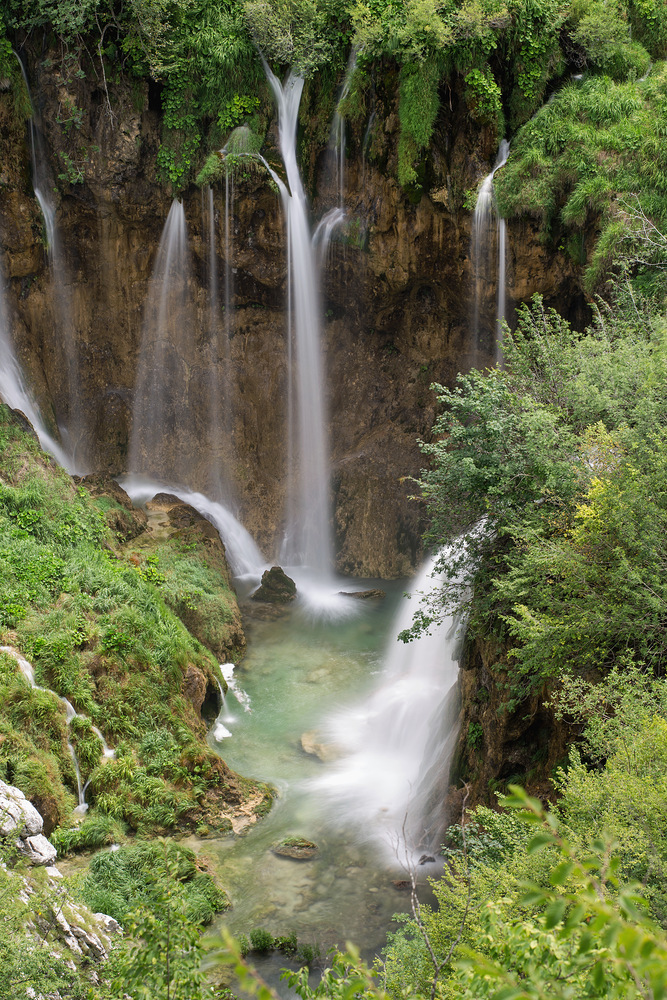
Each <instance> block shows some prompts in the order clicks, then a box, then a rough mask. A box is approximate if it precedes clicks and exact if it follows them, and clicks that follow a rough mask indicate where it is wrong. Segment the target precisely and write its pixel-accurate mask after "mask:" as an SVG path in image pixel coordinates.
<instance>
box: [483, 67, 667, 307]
mask: <svg viewBox="0 0 667 1000" xmlns="http://www.w3.org/2000/svg"><path fill="white" fill-rule="evenodd" d="M666 79H667V78H666V77H665V69H664V67H660V68H657V67H656V68H655V70H654V72H653V73H652V75H651V76H650V77H649V78H648V79H647V80H646V81H645V82H638V81H635V82H626V83H613V82H611V81H610V80H609V79H607V78H599V77H598V78H592V79H587V80H585V81H584V82H582V83H581V84H575V83H573V84H570V85H566V86H565V87H564V88H563V89H562V90H560V91H559V92H558V93H557V95H556V96H555V98H554V99H553V100H552V101H551V102H550V103H549V104H547V105H545V106H544V107H543V108H542V109H541V110H540V111H539V112H538V114H537V115H536V116H535V118H534V119H533V120H532V121H531V122H530V123H529V124H528V125H526V126H525V127H524V128H523V129H522V130H521V131H520V132H519V133H518V135H517V137H516V138H515V140H514V142H513V144H512V156H511V157H510V160H509V161H508V163H507V165H506V167H505V168H504V169H503V170H502V171H501V172H500V173H499V175H498V179H497V183H496V187H495V189H496V195H497V198H498V203H499V207H500V211H501V212H502V214H503V215H504V216H508V215H518V214H521V215H525V214H529V215H532V216H533V217H535V218H537V219H539V220H540V223H541V225H542V226H543V229H544V232H545V233H546V234H548V233H551V232H555V231H558V229H559V227H560V226H564V227H565V228H566V230H569V231H570V232H572V233H577V232H579V233H581V232H582V231H583V230H584V229H586V228H587V227H590V225H591V223H593V224H595V225H596V227H597V229H598V231H599V233H600V235H599V237H598V241H597V249H596V254H595V256H594V258H593V261H592V264H591V267H590V268H589V270H588V273H587V276H586V281H587V286H588V288H589V289H593V288H595V287H599V286H600V285H601V284H602V283H603V282H604V281H605V280H606V279H607V277H608V274H609V270H610V267H611V266H613V263H614V258H616V260H617V259H618V256H619V249H620V247H619V243H622V241H623V240H624V239H625V240H626V247H627V250H626V254H627V255H629V256H630V257H631V256H632V252H633V251H632V246H633V244H632V237H633V235H635V231H636V228H637V225H636V224H637V223H638V222H641V219H640V211H639V210H641V212H643V213H645V214H646V215H647V216H648V217H650V218H651V219H652V220H653V222H654V223H655V224H656V225H658V227H660V226H661V225H665V223H667V198H666V191H665V184H664V176H665V169H666V168H667V161H665V144H664V142H663V141H662V132H663V130H664V119H665V100H664V93H665V88H666V86H667V82H666ZM639 150H641V153H639V152H638V151H639ZM631 194H632V195H633V196H636V199H637V200H636V202H635V203H634V205H629V204H627V202H629V201H630V196H631ZM624 202H626V204H624ZM663 256H664V255H663Z"/></svg>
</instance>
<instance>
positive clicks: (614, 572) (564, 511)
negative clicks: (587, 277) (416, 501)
mask: <svg viewBox="0 0 667 1000" xmlns="http://www.w3.org/2000/svg"><path fill="white" fill-rule="evenodd" d="M640 307H641V302H640V300H638V299H637V297H636V296H635V298H634V299H630V298H628V299H627V300H623V299H619V300H618V301H617V303H616V306H615V313H614V314H612V315H610V316H605V317H603V316H602V315H600V316H599V318H598V322H597V323H596V324H595V325H594V326H593V327H592V328H591V329H590V330H589V331H587V333H586V334H585V335H583V336H579V335H573V334H572V332H571V331H570V330H569V327H568V325H567V324H566V323H565V322H564V321H563V320H562V319H561V318H560V317H559V316H558V315H557V314H555V313H554V312H548V311H545V310H544V309H543V307H542V304H541V302H540V301H539V300H536V302H535V303H534V305H533V307H532V309H529V308H528V307H525V308H524V309H523V310H521V311H520V312H519V316H518V325H517V330H516V331H515V332H514V333H513V334H509V333H508V334H507V337H506V340H505V343H504V353H505V366H504V368H503V369H500V368H497V369H494V370H492V371H490V372H488V373H486V374H482V373H480V372H475V371H473V372H470V373H469V374H468V375H465V376H459V380H458V385H457V387H456V388H455V389H451V390H450V389H446V388H443V387H440V386H437V387H435V388H436V391H437V392H438V395H439V398H440V401H441V404H442V406H443V413H442V415H441V416H440V417H439V418H438V420H437V422H436V425H435V427H434V439H433V441H432V442H431V443H429V444H426V445H424V446H423V450H424V452H425V453H426V454H427V455H428V456H429V457H430V458H431V460H432V467H431V469H430V470H429V471H428V472H426V473H425V474H424V476H423V479H422V491H423V495H424V497H425V498H426V501H427V503H428V504H429V505H430V507H431V510H432V513H433V516H434V527H433V531H432V535H431V537H432V538H433V539H434V540H435V539H438V538H440V539H442V538H451V537H452V536H453V535H455V534H457V533H458V532H461V531H463V532H465V533H466V534H467V538H468V549H467V553H466V551H465V550H464V549H461V550H459V555H458V557H456V555H452V554H451V553H450V554H448V555H447V557H446V558H447V559H448V560H449V563H450V564H449V566H448V567H446V568H447V569H448V572H449V584H448V585H447V586H446V587H445V590H444V600H445V602H449V603H450V606H451V602H454V601H455V600H456V599H457V598H458V599H460V598H461V597H462V593H463V590H464V588H465V586H466V585H467V582H468V579H469V573H468V575H466V574H465V573H464V574H463V576H457V574H459V573H460V572H461V570H462V569H463V568H464V567H465V565H466V564H467V566H468V570H470V566H471V561H470V559H469V555H472V557H473V559H476V560H478V562H477V570H476V583H475V594H474V598H473V601H472V607H471V618H470V623H469V629H470V630H471V633H472V634H475V633H476V632H481V633H484V634H485V635H488V634H489V631H492V632H494V631H495V632H500V633H502V634H504V635H505V636H506V637H509V640H510V645H511V653H510V655H511V659H510V665H509V668H507V667H503V668H502V669H503V670H505V671H506V681H505V683H507V685H508V687H509V691H508V699H509V702H510V704H514V703H515V699H520V698H521V697H522V696H523V695H524V694H525V693H526V691H527V690H529V689H530V688H531V687H533V688H534V687H540V686H541V685H542V684H543V683H544V681H545V679H547V678H550V677H554V676H557V675H561V674H562V673H563V672H566V671H567V672H571V671H573V670H580V669H584V668H585V669H590V668H597V669H603V670H606V669H609V668H610V667H611V666H612V665H613V663H614V662H615V659H616V657H617V656H618V655H619V654H620V653H622V652H623V651H624V650H627V651H630V652H631V653H632V655H634V656H635V657H636V658H637V659H638V660H641V661H643V662H645V663H646V664H647V665H650V667H651V669H652V670H653V671H654V672H656V673H659V672H661V671H662V670H663V669H664V664H665V662H666V659H667V647H665V645H664V642H663V630H662V627H661V625H660V623H661V621H662V616H663V614H664V607H665V602H667V591H666V590H665V584H664V574H663V571H662V566H663V563H664V557H665V556H664V551H665V550H664V545H665V543H664V538H665V537H666V532H667V505H666V503H665V496H667V491H666V483H667V480H666V479H665V470H666V469H667V459H666V457H665V456H666V455H667V441H666V440H665V434H664V427H665V423H666V420H667V410H666V407H667V353H666V348H665V344H666V341H665V336H664V329H663V324H662V321H661V320H659V319H658V318H656V317H652V315H651V312H650V309H649V308H648V307H647V309H646V312H645V313H641V312H640V311H639V309H640ZM482 519H484V520H485V527H484V529H483V530H479V529H477V530H473V526H474V525H475V524H477V523H478V522H480V521H481V520H482ZM435 610H436V612H437V609H435ZM428 622H429V614H428V613H427V611H424V609H422V615H421V617H418V618H417V621H416V625H415V628H416V629H417V630H418V629H419V628H420V627H422V626H425V627H428ZM405 637H406V638H408V637H409V636H405Z"/></svg>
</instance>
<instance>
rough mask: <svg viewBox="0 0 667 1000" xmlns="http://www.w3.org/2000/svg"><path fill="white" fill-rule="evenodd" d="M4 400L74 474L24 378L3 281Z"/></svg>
mask: <svg viewBox="0 0 667 1000" xmlns="http://www.w3.org/2000/svg"><path fill="white" fill-rule="evenodd" d="M0 399H2V401H3V402H4V403H6V404H7V406H9V407H11V409H12V410H20V411H21V413H22V414H23V415H24V417H27V418H28V420H29V421H30V423H31V424H32V426H33V428H34V430H35V433H36V434H37V437H38V438H39V443H40V446H41V447H42V448H43V449H44V451H46V452H48V453H49V455H52V456H53V457H54V458H55V460H56V462H57V463H58V464H59V465H62V466H63V468H65V469H67V471H68V472H70V473H74V472H75V469H74V466H73V465H72V463H71V461H70V458H69V455H67V454H66V453H65V451H64V449H63V448H62V447H61V446H60V445H59V444H58V443H57V442H56V441H55V440H54V438H53V437H52V436H51V435H50V434H49V432H48V431H47V429H46V427H45V426H44V421H43V420H42V417H41V414H40V412H39V409H38V407H37V405H36V403H35V402H34V400H33V398H32V396H31V394H30V392H29V391H28V388H27V386H26V384H25V380H24V378H23V373H22V371H21V367H20V365H19V363H18V361H17V359H16V355H15V353H14V348H13V346H12V342H11V339H10V335H9V322H8V319H7V309H6V304H5V294H4V287H3V284H2V281H1V280H0Z"/></svg>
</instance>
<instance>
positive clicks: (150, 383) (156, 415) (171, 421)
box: [129, 201, 200, 479]
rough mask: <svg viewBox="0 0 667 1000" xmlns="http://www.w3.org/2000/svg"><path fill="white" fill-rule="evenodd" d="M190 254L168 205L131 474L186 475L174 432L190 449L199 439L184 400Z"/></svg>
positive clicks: (150, 305) (145, 340) (180, 213)
mask: <svg viewBox="0 0 667 1000" xmlns="http://www.w3.org/2000/svg"><path fill="white" fill-rule="evenodd" d="M189 277H190V255H189V251H188V245H187V229H186V222H185V211H184V209H183V205H182V203H181V202H179V201H174V202H173V203H172V206H171V209H170V211H169V215H168V216H167V221H166V222H165V226H164V229H163V231H162V238H161V239H160V245H159V248H158V252H157V257H156V259H155V264H154V267H153V274H152V276H151V281H150V286H149V290H148V298H147V301H146V306H145V309H144V325H143V333H142V339H141V349H140V353H139V362H138V366H137V380H136V386H135V392H134V406H133V411H132V435H131V440H130V454H129V468H130V471H131V472H134V473H143V474H147V475H154V476H155V475H156V476H166V477H168V478H170V479H176V478H177V477H178V478H180V477H183V476H184V475H185V476H186V478H187V472H188V469H187V460H186V461H185V466H186V467H185V468H184V467H183V465H184V460H183V454H184V453H185V454H188V447H187V445H186V447H185V448H184V449H180V452H181V453H180V454H179V455H176V454H173V452H174V449H173V447H172V442H173V440H174V438H175V436H176V435H177V434H178V435H179V437H180V436H183V435H184V436H185V439H186V441H187V443H188V445H191V447H192V448H193V449H195V447H196V445H198V444H199V443H200V442H199V439H198V435H197V432H196V428H195V427H194V426H193V420H194V415H193V413H192V412H191V408H190V406H189V400H188V382H189V372H190V370H191V369H192V367H193V365H194V350H195V337H194V335H193V334H194V330H195V323H194V316H193V311H192V303H191V299H190V295H189V287H188V285H189Z"/></svg>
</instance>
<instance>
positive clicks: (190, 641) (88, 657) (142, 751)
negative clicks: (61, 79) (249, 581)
mask: <svg viewBox="0 0 667 1000" xmlns="http://www.w3.org/2000/svg"><path fill="white" fill-rule="evenodd" d="M0 469H1V470H2V471H1V472H0V644H3V645H10V646H13V647H14V648H15V649H18V650H20V652H21V653H23V654H24V655H25V656H27V657H28V659H29V660H30V661H31V662H32V663H33V665H34V668H35V672H36V679H37V683H38V684H40V685H43V686H44V687H48V688H51V689H53V690H54V691H56V692H57V693H58V694H60V695H62V696H65V697H66V698H68V699H69V700H70V701H71V702H72V704H73V705H74V707H75V709H76V710H77V712H80V713H82V715H84V716H86V717H87V719H89V720H91V721H92V723H93V724H95V725H96V726H98V727H99V729H100V730H101V731H102V732H103V733H104V735H105V737H106V739H107V741H108V743H109V744H110V745H111V746H112V747H115V748H116V759H115V760H112V761H106V762H105V761H103V759H102V755H101V749H102V748H101V744H100V742H99V740H98V739H97V737H96V736H95V734H94V733H93V732H92V729H91V727H90V722H88V721H87V719H75V720H74V722H73V724H72V727H71V730H70V733H69V736H70V739H71V740H72V743H73V744H74V745H75V747H76V751H77V755H78V757H79V762H80V765H81V772H82V777H83V779H84V781H85V780H87V779H88V778H90V782H91V784H90V790H89V793H88V801H89V802H92V803H93V804H94V805H95V806H96V807H97V812H98V814H100V813H101V814H106V816H108V817H111V818H114V819H116V820H119V821H121V822H124V823H126V824H128V825H129V827H130V828H131V829H133V830H139V831H141V832H152V831H155V830H166V829H170V828H173V827H175V826H177V825H178V826H186V827H189V828H192V827H193V826H196V825H198V824H199V823H201V822H205V823H206V824H207V825H208V826H209V827H210V828H213V829H216V828H217V829H220V828H227V827H228V826H229V820H230V818H231V816H232V815H233V814H234V811H235V809H236V808H237V807H238V806H239V805H241V804H242V803H243V802H244V801H246V800H247V799H248V798H252V799H254V800H256V802H257V804H258V805H259V804H260V803H266V801H267V793H266V789H264V788H262V787H261V786H259V785H257V784H256V783H254V782H250V781H246V780H244V779H242V778H240V777H239V776H238V775H236V774H234V773H233V772H231V771H230V770H229V769H228V768H227V767H226V765H225V764H224V762H223V761H221V760H220V759H219V758H218V757H217V756H216V755H214V754H213V753H212V752H211V751H210V749H209V747H208V745H207V743H206V741H205V726H204V723H203V722H202V720H201V717H200V715H199V711H198V709H199V707H200V706H199V705H197V699H196V698H195V699H194V704H193V700H190V698H188V696H187V694H186V691H189V690H190V689H191V688H192V687H193V686H194V687H195V688H198V689H199V690H200V691H201V689H202V686H205V685H207V684H208V685H211V684H213V683H215V672H216V670H217V660H216V659H215V658H214V656H213V655H212V654H211V652H209V650H208V649H206V648H205V647H204V646H203V645H202V644H201V643H200V642H199V641H198V640H197V639H195V638H194V637H193V636H192V635H191V634H190V633H189V632H188V631H187V629H186V628H185V627H184V625H183V624H182V622H181V621H180V620H179V619H178V618H177V617H176V616H175V615H174V614H173V612H172V611H171V610H170V609H169V608H168V607H167V604H166V603H165V600H164V599H163V596H162V594H161V593H160V586H161V585H162V581H161V580H160V579H159V576H158V577H157V579H154V581H151V574H150V573H147V572H146V567H145V565H144V564H143V563H142V562H141V560H140V561H139V565H136V564H135V563H134V562H132V561H131V560H130V559H128V558H127V554H126V550H125V548H124V547H123V546H122V545H121V544H120V543H119V542H118V539H117V538H114V537H112V534H111V533H110V531H109V529H108V526H107V516H105V515H108V514H109V508H110V506H113V505H112V504H111V505H110V503H109V501H108V500H103V499H97V500H96V499H95V498H93V497H92V496H91V495H90V493H89V492H88V491H87V490H86V489H83V488H82V487H80V486H79V487H76V486H75V484H74V483H73V482H72V480H71V479H70V478H69V476H67V475H66V473H64V472H63V471H62V470H60V469H56V468H54V466H53V465H52V464H51V463H50V461H49V460H48V459H46V457H45V456H44V455H42V454H41V453H40V451H39V448H38V446H37V444H36V442H35V441H34V439H33V438H32V437H31V436H30V435H29V434H28V433H26V432H25V430H23V429H22V427H21V426H20V425H19V424H17V423H16V422H15V420H14V419H13V417H12V415H11V414H10V412H9V411H8V410H7V409H6V408H5V407H2V408H1V410H0ZM172 556H173V553H172ZM174 560H175V557H173V560H172V561H174ZM188 560H189V565H190V566H191V568H192V572H195V570H196V569H197V558H196V552H195V551H194V550H191V551H190V552H189V553H188ZM175 561H176V562H177V560H175ZM202 564H203V565H205V559H202ZM206 572H207V574H208V575H207V577H206V579H207V585H208V586H212V577H211V573H212V570H211V569H210V567H208V569H207V570H206ZM201 573H204V570H203V569H201ZM226 587H227V582H226V581H224V580H222V579H221V580H220V594H219V595H217V598H216V599H217V600H218V602H221V601H222V600H223V599H224V595H225V594H226V593H227V594H228V593H229V591H227V589H226ZM167 589H168V588H167ZM190 599H191V602H195V601H196V595H194V594H191V595H190ZM234 603H235V602H234ZM186 678H187V679H188V684H186ZM193 681H194V684H193ZM67 737H68V731H67V726H66V721H65V711H64V707H63V705H62V703H61V702H59V701H58V700H57V699H56V698H54V697H53V696H52V695H50V694H48V693H47V692H42V691H36V690H32V689H31V688H30V687H29V685H28V684H27V682H26V681H25V679H24V678H23V677H22V675H21V674H20V671H19V669H18V666H17V664H16V661H15V660H14V659H13V658H12V657H11V656H8V655H6V654H5V655H2V656H0V774H1V775H2V777H3V778H4V779H5V780H7V781H9V782H11V783H12V784H15V785H17V786H18V787H19V788H21V789H22V790H23V791H24V792H25V794H26V795H28V796H29V797H30V798H31V799H32V800H33V801H34V802H35V804H36V805H37V806H38V808H39V809H40V811H42V813H43V814H44V815H45V818H46V821H47V827H48V828H53V827H55V826H57V825H59V824H62V823H63V821H66V818H67V816H68V814H69V812H70V810H71V808H72V807H73V805H74V804H75V798H74V792H75V790H76V777H75V774H74V769H73V765H72V761H71V758H70V755H69V752H68V749H67Z"/></svg>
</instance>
